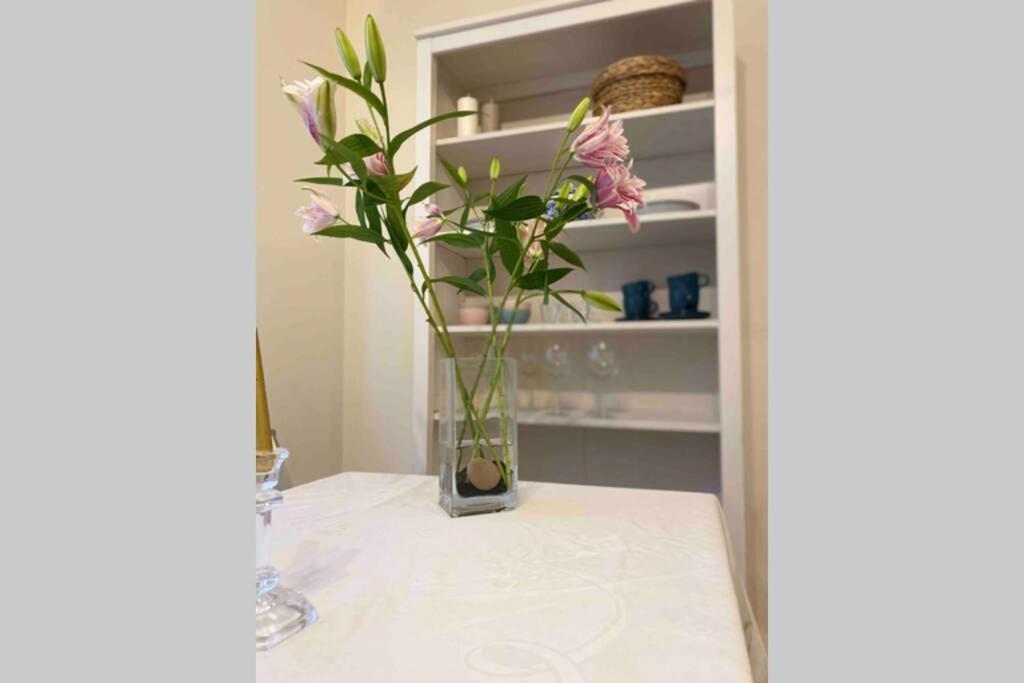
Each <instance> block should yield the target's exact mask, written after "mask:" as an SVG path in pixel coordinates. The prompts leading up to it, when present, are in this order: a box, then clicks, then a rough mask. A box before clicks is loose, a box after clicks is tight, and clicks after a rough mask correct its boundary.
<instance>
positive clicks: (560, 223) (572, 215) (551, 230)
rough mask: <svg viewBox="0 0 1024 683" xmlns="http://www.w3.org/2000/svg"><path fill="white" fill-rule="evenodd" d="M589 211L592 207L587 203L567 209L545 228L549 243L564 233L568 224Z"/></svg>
mask: <svg viewBox="0 0 1024 683" xmlns="http://www.w3.org/2000/svg"><path fill="white" fill-rule="evenodd" d="M589 209H590V207H589V206H588V205H587V203H586V202H580V203H578V204H575V205H573V206H571V207H569V208H567V209H566V210H565V211H563V212H562V214H561V215H560V216H559V217H558V218H556V219H554V220H553V221H551V222H550V223H548V225H547V227H546V228H544V237H545V238H547V240H548V241H551V240H553V239H555V237H557V236H558V233H560V232H562V228H564V227H565V226H566V224H567V223H571V222H573V221H574V220H576V219H577V218H579V217H580V216H581V215H583V214H584V213H586V212H587V211H588V210H589Z"/></svg>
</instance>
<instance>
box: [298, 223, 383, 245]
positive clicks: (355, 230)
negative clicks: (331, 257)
mask: <svg viewBox="0 0 1024 683" xmlns="http://www.w3.org/2000/svg"><path fill="white" fill-rule="evenodd" d="M313 234H314V235H316V236H317V237H349V238H352V239H356V240H359V241H361V242H372V243H373V244H377V245H383V244H384V237H383V236H382V235H379V234H377V233H375V232H374V231H373V230H367V229H366V228H361V227H359V226H358V225H347V224H346V225H335V226H331V227H330V228H324V229H323V230H321V231H320V232H314V233H313Z"/></svg>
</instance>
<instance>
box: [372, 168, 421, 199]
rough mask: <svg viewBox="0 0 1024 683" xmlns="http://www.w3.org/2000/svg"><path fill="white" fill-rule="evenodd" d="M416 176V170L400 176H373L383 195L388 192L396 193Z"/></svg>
mask: <svg viewBox="0 0 1024 683" xmlns="http://www.w3.org/2000/svg"><path fill="white" fill-rule="evenodd" d="M415 175H416V169H415V168H414V169H412V170H411V171H409V172H408V173H402V174H400V175H389V176H374V177H373V179H374V181H375V182H376V183H377V184H378V185H379V186H380V187H381V189H383V190H384V193H385V195H386V194H387V193H388V192H393V193H398V192H400V191H401V190H402V189H403V188H405V186H406V185H408V184H409V183H411V182H412V179H413V176H415Z"/></svg>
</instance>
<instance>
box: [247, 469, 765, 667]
mask: <svg viewBox="0 0 1024 683" xmlns="http://www.w3.org/2000/svg"><path fill="white" fill-rule="evenodd" d="M271 557H272V560H273V561H274V563H275V564H276V566H277V567H278V568H279V569H280V570H281V573H282V581H283V583H284V584H285V585H288V586H290V587H292V588H295V589H297V590H300V591H302V592H303V593H305V594H306V595H307V596H308V597H309V598H310V599H311V600H312V601H313V603H314V604H315V605H316V607H317V609H318V610H319V613H320V620H319V622H318V623H317V624H315V625H314V626H313V627H312V628H310V629H307V630H306V631H304V632H302V633H300V634H298V635H297V636H295V637H293V638H291V639H290V640H288V641H286V642H284V643H283V644H281V645H280V646H278V647H277V648H275V649H274V650H272V651H270V652H268V653H261V654H258V655H257V674H258V678H259V679H260V680H265V681H304V682H312V681H359V682H360V683H362V682H364V681H445V682H453V681H484V680H506V681H529V682H531V683H542V682H548V681H565V682H575V681H614V682H616V683H624V682H634V681H636V682H639V681H685V682H686V683H699V682H702V681H708V682H711V681H713V682H714V683H733V682H742V683H749V681H750V680H751V674H750V664H749V660H748V657H747V651H746V643H745V640H744V634H743V625H742V623H741V618H740V614H739V610H738V606H737V597H736V593H735V591H734V588H733V583H732V578H731V575H730V567H729V560H728V551H727V549H726V546H725V539H724V536H723V531H722V523H721V519H720V516H719V512H718V502H717V500H716V499H715V498H714V497H712V496H708V495H703V494H694V493H679V492H670V491H641V490H635V489H619V488H607V487H594V486H570V485H564V484H540V483H530V482H523V483H521V484H520V506H519V509H517V510H514V511H511V512H502V513H499V514H489V515H481V516H476V517H466V518H461V519H449V518H448V517H447V515H445V513H444V512H443V511H442V510H441V509H440V508H439V507H438V505H437V481H436V479H435V478H433V477H422V476H411V475H386V474H361V473H344V474H340V475H337V476H334V477H330V478H328V479H323V480H321V481H317V482H314V483H312V484H307V485H304V486H300V487H297V488H294V489H291V490H289V491H286V492H285V504H284V506H283V507H281V508H278V509H277V510H276V511H275V512H274V520H273V530H272V551H271Z"/></svg>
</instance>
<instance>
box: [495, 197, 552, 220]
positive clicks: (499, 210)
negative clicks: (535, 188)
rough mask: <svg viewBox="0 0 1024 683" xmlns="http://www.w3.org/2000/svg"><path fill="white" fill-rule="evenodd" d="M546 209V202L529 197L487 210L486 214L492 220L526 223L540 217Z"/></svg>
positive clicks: (538, 198)
mask: <svg viewBox="0 0 1024 683" xmlns="http://www.w3.org/2000/svg"><path fill="white" fill-rule="evenodd" d="M545 208H546V207H545V205H544V200H542V199H541V198H540V197H537V196H536V195H529V196H526V197H520V198H519V199H515V200H513V201H511V202H509V203H508V204H507V205H506V206H497V207H495V208H493V209H486V210H485V211H484V213H485V214H486V215H488V216H490V217H491V218H501V219H503V220H506V221H525V220H529V219H531V218H536V217H537V216H540V215H541V214H542V213H544V211H545Z"/></svg>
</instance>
